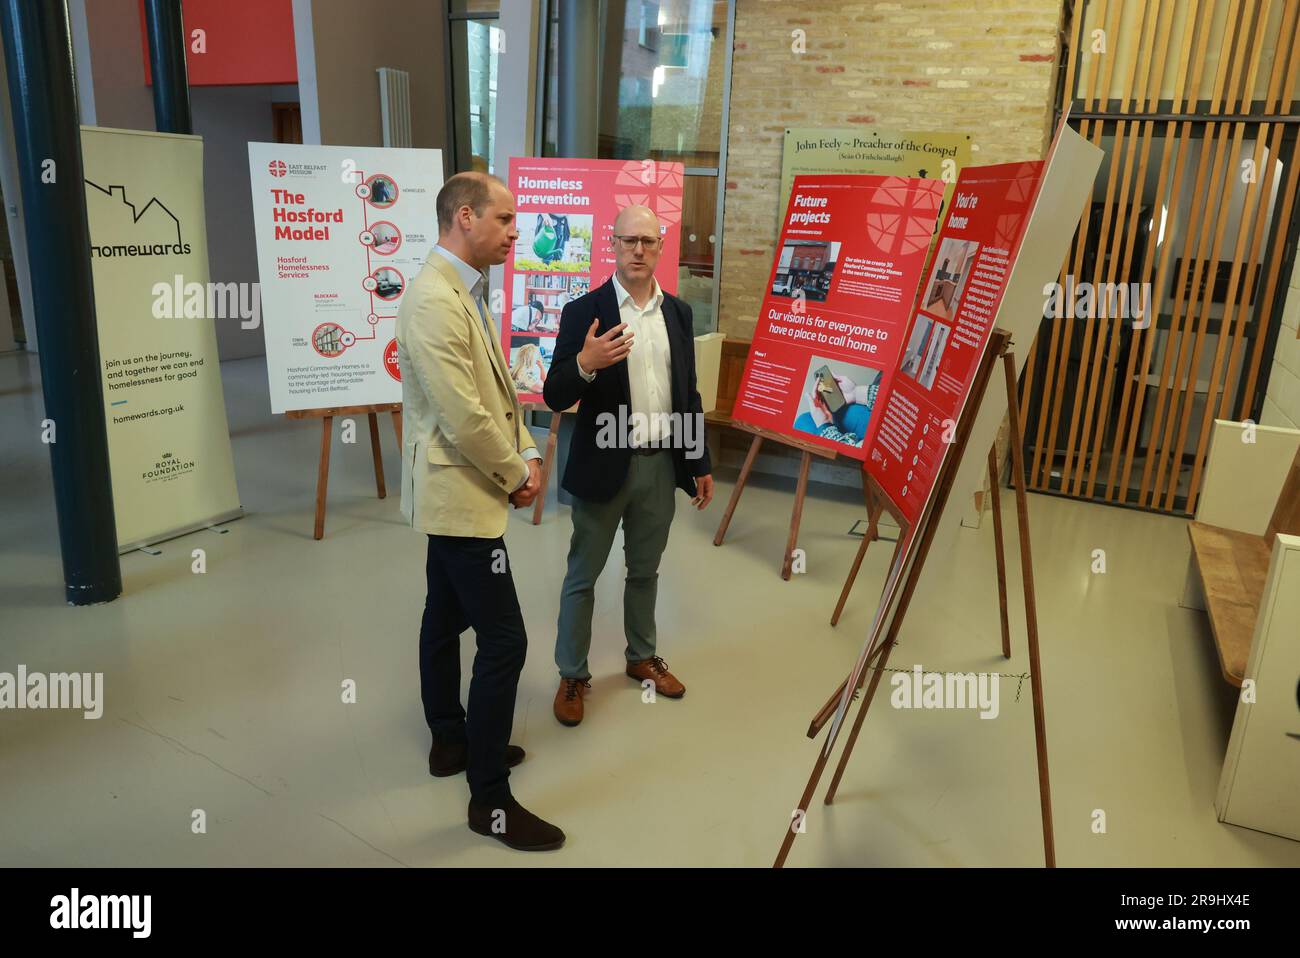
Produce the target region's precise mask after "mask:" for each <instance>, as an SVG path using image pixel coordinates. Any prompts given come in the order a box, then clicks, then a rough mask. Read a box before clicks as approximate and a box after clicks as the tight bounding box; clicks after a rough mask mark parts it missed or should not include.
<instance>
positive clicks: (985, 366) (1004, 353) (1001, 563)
mask: <svg viewBox="0 0 1300 958" xmlns="http://www.w3.org/2000/svg"><path fill="white" fill-rule="evenodd" d="M1010 346H1011V342H1010V336H1009V335H1008V334H1007V333H1006V332H1004V331H1003V330H1000V329H996V330H994V331H993V335H992V337H991V339H990V342H989V346H988V349H987V350H986V351H985V353H984V356H983V357H982V359H981V362H980V367H979V369H978V371H977V373H976V377H975V382H974V384H973V388H972V390H971V401H970V402H969V403H968V405H967V411H966V414H965V415H963V416H962V417H961V421H960V422H959V423H958V426H957V433H956V436H955V448H954V449H953V451H952V452H953V454H952V455H950V456H948V457H947V459H946V460H945V461H944V465H943V469H942V471H941V473H940V475H939V478H938V486H937V489H936V492H935V501H934V503H933V508H932V509H930V510H928V511H927V512H926V513H925V514H923V515H922V517H921V523H922V527H921V532H920V535H921V539H920V542H919V544H918V547H917V552H916V556H915V559H914V561H913V562H912V564H911V566H910V568H909V569H908V571H907V578H906V581H905V583H904V585H903V590H902V592H901V595H900V597H899V599H898V604H897V608H896V609H895V611H894V614H893V617H892V618H891V619H889V625H888V631H887V632H886V634H885V638H884V641H883V642H879V643H877V644H876V645H875V646H874V648H873V649H872V651H870V652H869V654H868V655H867V659H866V663H867V665H866V668H864V669H863V670H862V673H861V675H860V676H859V677H858V681H857V684H856V687H855V688H854V696H855V697H856V695H857V694H858V693H859V692H860V691H861V689H862V686H863V684H864V683H865V681H866V676H867V673H868V672H871V673H872V677H871V683H870V685H869V686H868V688H867V692H866V695H865V696H863V698H862V705H861V706H860V707H859V709H858V714H857V718H856V719H855V720H854V723H853V728H852V731H851V732H850V734H849V738H848V741H847V742H846V743H845V746H844V752H843V754H842V755H841V756H840V761H839V765H838V766H837V767H836V770H835V776H834V778H833V779H832V781H831V786H830V788H829V789H828V790H827V793H826V797H825V799H824V801H825V804H827V805H829V804H831V803H832V802H833V801H834V800H835V793H836V790H837V789H838V788H839V783H840V780H841V778H842V777H843V775H844V769H845V767H846V766H847V765H848V760H849V756H850V755H851V754H852V753H853V746H854V744H855V743H856V742H857V738H858V734H859V732H860V731H861V729H862V723H863V720H864V719H865V718H866V714H867V710H868V709H869V708H870V707H871V702H872V700H873V699H874V698H875V694H876V689H877V688H878V687H879V685H880V678H881V676H882V675H883V674H884V671H885V667H886V664H887V663H888V661H889V654H890V652H891V651H892V650H893V647H894V644H895V643H896V642H897V639H898V632H899V629H900V628H901V626H902V623H903V620H904V618H905V616H906V613H907V607H908V604H909V603H910V602H911V599H912V593H913V592H914V591H915V589H916V583H917V581H918V579H919V577H920V574H921V570H922V569H923V568H924V565H925V559H926V555H927V554H928V552H929V549H930V543H931V542H932V541H933V539H934V533H935V530H936V528H937V523H938V517H940V516H942V514H943V508H944V505H945V504H946V503H947V501H948V496H949V494H950V493H951V491H952V485H953V482H954V480H955V479H956V476H957V467H958V465H959V464H960V462H961V458H962V456H963V454H964V453H965V450H966V443H967V440H968V439H969V437H970V431H971V429H972V428H973V425H974V420H975V416H976V413H977V412H978V411H979V406H980V403H981V402H982V400H983V398H984V392H985V389H986V387H987V385H988V380H989V377H990V375H991V373H992V368H993V365H994V363H995V362H996V361H997V359H998V358H999V357H1000V358H1001V360H1002V365H1003V370H1004V373H1005V379H1006V389H1007V410H1008V415H1009V417H1010V427H1011V434H1010V440H1011V441H1010V445H1011V472H1012V478H1013V481H1014V484H1015V488H1016V505H1017V521H1018V525H1019V531H1020V554H1021V568H1022V574H1023V577H1024V595H1025V631H1026V633H1027V637H1028V645H1029V668H1030V688H1031V690H1032V696H1033V709H1034V739H1035V748H1036V751H1037V760H1038V791H1039V803H1040V807H1041V814H1042V825H1043V852H1044V860H1045V863H1046V865H1047V867H1048V868H1055V867H1056V843H1055V839H1054V834H1053V828H1052V799H1051V783H1050V778H1049V775H1048V766H1047V732H1046V727H1045V721H1044V716H1043V686H1042V669H1041V667H1040V657H1039V645H1038V613H1037V607H1036V602H1035V596H1034V573H1033V560H1032V555H1031V553H1030V544H1029V514H1028V508H1027V503H1026V496H1025V473H1024V461H1023V458H1022V457H1023V449H1022V446H1021V427H1020V407H1019V399H1018V397H1017V395H1016V365H1015V357H1014V355H1013V354H1012V353H1011V352H1010V351H1009V350H1010ZM989 468H990V472H991V474H992V478H993V489H994V492H993V495H994V500H993V510H994V511H993V515H994V524H993V530H994V544H995V548H996V550H997V559H998V586H999V599H1000V608H1001V617H1002V651H1003V655H1004V656H1007V657H1009V656H1010V654H1011V647H1010V630H1009V627H1008V624H1007V616H1006V607H1007V603H1006V574H1005V573H1006V567H1005V560H1004V555H1003V551H1002V545H1001V539H1002V523H1001V516H1000V513H999V512H998V504H999V499H998V492H997V487H998V482H997V479H998V477H997V474H996V460H995V458H994V456H993V451H992V450H990V452H989ZM866 488H867V494H868V499H869V501H870V500H873V499H874V501H871V502H870V505H869V509H870V510H871V512H870V516H871V518H870V519H869V523H868V529H867V534H866V535H864V536H863V542H862V545H861V546H860V547H859V549H858V555H857V558H856V559H855V560H854V563H853V567H852V569H851V570H850V573H849V576H848V579H847V581H846V582H845V584H844V590H843V591H842V592H841V594H840V601H839V604H838V605H837V606H836V609H835V614H834V616H833V618H832V620H831V621H832V624H834V623H835V622H837V621H838V620H839V616H840V613H841V611H842V610H843V607H844V603H845V600H846V599H847V598H848V593H849V591H850V590H851V589H852V587H853V580H854V578H855V577H856V575H857V572H858V568H859V567H860V566H861V564H862V556H863V554H865V552H866V549H867V547H868V545H869V544H870V541H871V538H872V537H873V535H874V533H875V525H876V521H877V520H879V517H880V511H881V509H882V508H883V505H882V504H881V503H880V500H881V499H883V498H884V496H883V494H880V493H879V491H878V489H876V488H874V487H873V486H870V485H869V486H868V487H866ZM886 501H887V500H886ZM891 512H892V510H891ZM902 541H903V537H900V540H899V542H900V544H901V543H902ZM898 560H899V548H898V547H896V548H895V558H894V561H895V562H897V561H898ZM882 601H883V600H882ZM873 659H878V660H879V662H878V664H876V665H874V666H873V665H872V660H873ZM847 683H848V679H847V678H846V679H845V681H844V682H842V683H840V686H839V688H838V689H837V690H836V691H835V693H834V694H833V695H832V696H831V697H830V699H829V700H827V702H826V704H825V705H823V706H822V708H821V709H820V710H819V711H818V713H817V714H816V715H815V716H814V717H813V720H812V723H811V724H810V725H809V728H808V737H809V738H815V737H816V736H817V734H818V732H820V731H821V729H822V728H823V726H824V725H825V724H826V722H828V721H829V720H830V718H831V716H832V715H833V714H834V713H835V711H836V708H837V704H836V703H837V702H839V700H840V699H841V697H842V695H843V692H844V687H845V685H846V684H847ZM846 714H847V713H846ZM829 758H830V750H829V749H826V748H823V749H822V751H821V753H820V754H819V756H818V759H817V763H816V765H815V766H814V768H813V772H812V775H811V776H810V777H809V779H808V785H807V787H806V788H805V790H804V793H803V796H802V798H801V799H800V800H799V805H798V811H800V812H802V813H804V814H806V812H807V808H808V805H809V803H810V802H811V800H812V796H813V793H814V792H815V791H816V788H817V785H818V782H819V781H820V780H821V775H822V771H823V770H824V769H825V767H826V763H827V761H828V760H829ZM796 834H797V833H796V831H795V830H794V828H793V827H790V828H787V829H786V834H785V837H784V840H783V841H782V844H781V849H780V851H779V852H778V854H777V857H776V861H775V863H774V867H776V868H780V867H781V866H782V865H784V864H785V860H786V857H787V856H788V855H789V853H790V848H791V846H792V845H793V844H794V839H795V837H796Z"/></svg>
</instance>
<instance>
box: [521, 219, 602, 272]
mask: <svg viewBox="0 0 1300 958" xmlns="http://www.w3.org/2000/svg"><path fill="white" fill-rule="evenodd" d="M517 222H518V224H519V239H517V240H516V241H515V269H516V270H522V271H524V272H528V271H535V272H541V271H546V270H554V271H558V272H565V273H585V272H587V271H588V270H590V269H591V216H590V215H585V214H581V213H520V214H519V216H518V218H517Z"/></svg>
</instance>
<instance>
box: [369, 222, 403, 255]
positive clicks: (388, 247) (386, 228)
mask: <svg viewBox="0 0 1300 958" xmlns="http://www.w3.org/2000/svg"><path fill="white" fill-rule="evenodd" d="M366 233H368V234H369V237H368V238H367V235H366ZM366 233H363V234H362V235H361V242H363V243H365V244H366V245H368V246H369V247H370V248H371V249H372V250H374V251H375V252H376V253H378V254H379V255H380V256H392V255H393V254H394V253H396V252H397V250H398V249H399V248H400V247H401V245H402V233H401V231H400V230H399V229H398V228H397V227H396V226H394V225H393V224H392V223H389V222H386V221H385V220H380V221H379V222H378V223H374V224H373V225H371V227H370V229H369V230H367V231H366Z"/></svg>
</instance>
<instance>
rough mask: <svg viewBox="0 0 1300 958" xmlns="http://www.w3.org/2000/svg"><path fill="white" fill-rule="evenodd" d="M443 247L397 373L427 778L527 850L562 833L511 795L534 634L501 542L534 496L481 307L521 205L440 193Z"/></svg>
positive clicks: (454, 185) (414, 288)
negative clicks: (522, 684) (452, 790)
mask: <svg viewBox="0 0 1300 958" xmlns="http://www.w3.org/2000/svg"><path fill="white" fill-rule="evenodd" d="M437 209H438V244H437V245H436V246H434V248H433V250H432V251H431V252H430V253H429V258H428V259H427V260H426V261H425V265H424V267H423V268H422V269H421V270H420V272H419V274H418V275H417V276H416V277H415V279H414V280H413V281H412V282H411V284H410V286H409V288H408V289H407V290H406V293H405V295H404V296H403V297H402V305H401V307H400V308H399V309H398V313H397V361H398V365H399V367H400V369H401V376H402V418H403V432H404V435H405V441H404V443H403V449H402V515H403V516H404V517H405V518H406V520H407V521H408V522H409V523H410V524H411V527H412V528H413V529H416V530H418V531H420V532H423V533H425V534H426V535H427V536H428V558H427V561H426V564H425V578H426V580H427V586H428V594H427V598H426V600H425V606H424V618H423V620H422V621H421V624H420V693H421V698H422V699H423V702H424V717H425V721H426V722H427V723H428V725H429V730H430V732H431V733H432V735H433V744H432V747H431V748H430V751H429V771H430V773H431V774H433V775H436V776H440V777H441V776H445V775H454V774H456V773H458V772H460V771H467V773H468V774H467V778H468V779H469V789H470V802H469V827H470V828H471V829H473V830H474V831H475V832H478V833H479V834H481V835H489V836H491V837H494V838H497V839H499V840H500V841H502V842H504V843H505V844H506V845H509V846H510V847H511V848H518V849H522V850H527V851H541V850H546V849H552V848H559V847H560V846H561V845H562V844H563V843H564V833H563V832H562V831H560V829H558V828H556V827H555V826H554V825H551V824H550V823H548V822H545V821H543V820H542V819H540V818H538V817H537V816H536V815H534V814H532V813H531V812H529V811H528V810H527V809H525V808H524V807H523V806H521V805H520V804H519V803H518V802H517V801H515V799H514V797H513V796H512V795H511V793H510V785H509V779H510V771H509V768H510V767H512V766H514V765H518V764H519V763H520V762H521V761H523V758H524V751H523V749H521V748H518V747H517V746H514V745H510V744H509V741H510V728H511V724H512V722H513V719H514V709H515V689H516V686H517V685H518V682H519V673H520V671H521V670H522V669H523V666H524V656H525V654H526V651H527V647H528V639H527V636H526V634H525V631H524V620H523V614H522V613H521V612H520V609H519V599H518V597H517V596H516V594H515V584H514V579H513V577H512V576H511V573H510V565H509V558H508V557H507V555H506V547H505V540H504V539H503V538H502V536H503V534H504V533H505V529H506V513H507V509H508V504H511V503H512V504H513V505H514V506H515V507H516V508H520V507H522V506H526V505H528V504H529V503H531V502H532V501H533V499H534V498H535V497H536V495H537V493H538V490H539V488H540V471H539V462H540V458H539V457H538V454H537V450H536V448H534V446H533V442H532V439H531V437H530V436H529V434H528V430H527V429H526V428H525V426H524V422H523V415H522V413H521V411H520V408H519V401H518V399H517V398H516V395H515V388H514V385H513V383H512V382H511V379H510V373H509V370H508V369H507V368H506V364H505V358H504V356H503V355H502V352H501V346H500V341H499V339H498V337H497V332H496V330H495V328H494V327H493V325H492V323H491V321H490V319H489V311H488V308H487V304H486V302H485V297H486V293H487V278H486V276H485V275H484V271H485V270H486V269H487V268H488V267H489V266H495V265H497V264H500V263H503V262H505V259H506V256H507V255H508V254H509V252H510V247H511V245H512V244H513V243H514V241H515V240H516V239H517V238H518V236H519V233H518V231H517V230H516V229H515V202H514V197H513V196H511V195H510V191H509V190H507V189H506V187H505V184H504V183H502V182H501V181H500V180H499V179H497V178H496V177H493V176H488V175H487V174H485V173H460V174H457V175H456V176H453V177H451V178H450V179H449V180H447V182H446V184H445V185H444V186H443V188H442V190H441V191H440V192H439V193H438V200H437ZM470 627H472V628H473V629H474V634H475V637H476V639H477V652H476V654H475V656H474V674H473V678H472V679H471V681H470V686H469V708H468V711H467V710H466V709H465V708H463V707H462V706H461V701H460V634H461V633H462V632H464V631H465V630H466V629H467V628H470Z"/></svg>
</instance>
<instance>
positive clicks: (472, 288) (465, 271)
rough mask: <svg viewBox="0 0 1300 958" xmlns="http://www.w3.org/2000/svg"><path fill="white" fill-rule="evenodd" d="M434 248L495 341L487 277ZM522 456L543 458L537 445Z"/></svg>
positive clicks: (457, 258) (440, 248) (444, 249)
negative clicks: (473, 303) (488, 309)
mask: <svg viewBox="0 0 1300 958" xmlns="http://www.w3.org/2000/svg"><path fill="white" fill-rule="evenodd" d="M433 250H434V252H435V253H438V254H439V255H441V256H442V258H443V259H445V260H447V262H449V263H451V265H452V266H454V267H456V275H457V276H459V277H460V281H461V282H462V283H464V284H465V288H466V289H467V290H469V296H470V299H472V300H474V302H475V303H476V304H478V312H479V316H480V317H481V318H482V319H483V328H484V329H485V330H487V334H488V340H489V341H491V342H495V341H496V337H495V336H493V335H492V323H491V322H490V321H489V320H488V312H487V306H486V305H484V304H485V302H486V295H485V294H486V293H487V277H486V276H484V275H483V273H482V272H480V271H479V270H477V269H475V268H474V267H473V266H470V265H469V263H467V262H465V261H464V260H463V259H461V258H460V257H459V256H457V255H456V254H455V253H453V252H452V251H451V250H449V249H447V247H445V246H440V245H438V244H437V243H435V244H434V246H433ZM520 456H521V457H522V458H523V460H524V462H527V461H528V460H529V459H541V458H542V456H541V453H539V452H538V451H537V447H536V446H529V447H528V448H527V449H525V450H524V451H523V452H522V453H520ZM527 482H528V479H527V477H525V479H524V481H523V482H521V483H520V484H519V485H518V486H516V487H515V489H514V490H512V491H518V490H519V489H522V488H523V487H524V485H525V484H527Z"/></svg>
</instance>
